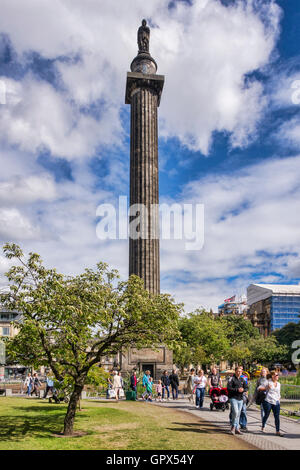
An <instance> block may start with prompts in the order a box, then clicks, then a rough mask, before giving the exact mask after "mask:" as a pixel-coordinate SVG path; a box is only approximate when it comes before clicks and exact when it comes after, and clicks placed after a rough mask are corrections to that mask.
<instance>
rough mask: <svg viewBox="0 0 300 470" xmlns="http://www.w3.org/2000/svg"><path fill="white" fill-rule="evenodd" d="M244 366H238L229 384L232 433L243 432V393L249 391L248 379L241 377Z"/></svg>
mask: <svg viewBox="0 0 300 470" xmlns="http://www.w3.org/2000/svg"><path fill="white" fill-rule="evenodd" d="M241 375H242V368H241V367H236V368H235V373H234V375H233V376H232V377H231V378H230V379H229V381H228V384H227V390H228V397H229V401H230V405H231V434H235V433H236V434H241V432H240V429H239V428H240V415H241V410H242V407H243V393H244V392H247V391H248V384H247V383H246V380H245V379H244V378H243V377H241Z"/></svg>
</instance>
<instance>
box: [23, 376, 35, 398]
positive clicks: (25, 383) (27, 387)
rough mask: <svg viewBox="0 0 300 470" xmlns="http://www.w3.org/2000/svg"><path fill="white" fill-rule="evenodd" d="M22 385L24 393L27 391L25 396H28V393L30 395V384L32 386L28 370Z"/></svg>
mask: <svg viewBox="0 0 300 470" xmlns="http://www.w3.org/2000/svg"><path fill="white" fill-rule="evenodd" d="M24 386H25V387H26V393H27V396H28V398H29V397H30V395H31V390H32V386H33V378H32V376H31V374H30V372H29V374H28V375H27V377H26V379H25V382H24Z"/></svg>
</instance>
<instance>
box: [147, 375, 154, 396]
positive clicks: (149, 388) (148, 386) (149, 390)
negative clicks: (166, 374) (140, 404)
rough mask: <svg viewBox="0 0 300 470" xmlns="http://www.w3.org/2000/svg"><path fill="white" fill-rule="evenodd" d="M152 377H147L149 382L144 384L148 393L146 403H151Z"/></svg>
mask: <svg viewBox="0 0 300 470" xmlns="http://www.w3.org/2000/svg"><path fill="white" fill-rule="evenodd" d="M152 380H153V379H152V377H149V381H148V382H147V383H146V392H147V393H148V398H147V400H148V401H152Z"/></svg>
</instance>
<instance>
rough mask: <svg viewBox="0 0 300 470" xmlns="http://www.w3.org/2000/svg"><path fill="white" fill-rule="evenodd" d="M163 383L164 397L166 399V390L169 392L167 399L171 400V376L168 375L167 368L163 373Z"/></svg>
mask: <svg viewBox="0 0 300 470" xmlns="http://www.w3.org/2000/svg"><path fill="white" fill-rule="evenodd" d="M160 379H161V383H162V399H163V400H164V398H165V391H166V392H167V399H168V400H169V397H170V390H169V386H170V377H169V375H168V371H167V370H165V371H164V373H163V375H162V376H161V378H160Z"/></svg>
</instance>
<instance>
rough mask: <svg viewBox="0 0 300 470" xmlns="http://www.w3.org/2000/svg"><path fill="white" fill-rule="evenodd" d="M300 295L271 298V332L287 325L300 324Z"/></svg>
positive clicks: (283, 295) (282, 295) (281, 295)
mask: <svg viewBox="0 0 300 470" xmlns="http://www.w3.org/2000/svg"><path fill="white" fill-rule="evenodd" d="M299 315H300V294H299V295H289V294H277V295H272V297H271V331H273V330H276V329H277V328H282V327H283V326H284V325H286V324H287V323H290V322H293V323H298V322H299V320H300V318H299Z"/></svg>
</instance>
